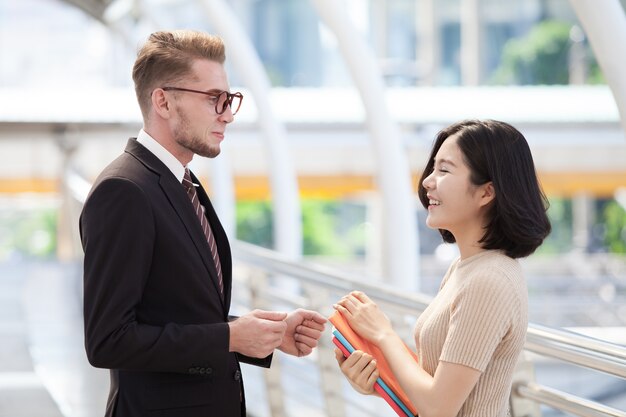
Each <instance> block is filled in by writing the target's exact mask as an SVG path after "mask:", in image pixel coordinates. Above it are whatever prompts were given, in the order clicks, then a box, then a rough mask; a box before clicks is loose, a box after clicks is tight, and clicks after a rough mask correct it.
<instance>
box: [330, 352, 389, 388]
mask: <svg viewBox="0 0 626 417" xmlns="http://www.w3.org/2000/svg"><path fill="white" fill-rule="evenodd" d="M335 359H337V363H338V364H339V368H340V369H341V372H342V373H343V374H344V375H345V377H346V379H347V380H348V381H349V382H350V385H352V387H353V388H354V389H355V390H356V391H357V392H360V393H361V394H365V395H372V394H376V392H375V391H374V383H375V382H376V379H377V378H378V368H377V367H376V360H375V359H374V358H372V357H371V356H370V355H368V354H367V353H365V352H362V351H360V350H355V351H354V352H352V354H350V356H348V357H347V358H345V357H344V356H343V353H341V351H340V350H339V349H335Z"/></svg>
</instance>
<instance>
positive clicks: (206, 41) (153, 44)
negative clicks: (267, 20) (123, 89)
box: [133, 30, 226, 119]
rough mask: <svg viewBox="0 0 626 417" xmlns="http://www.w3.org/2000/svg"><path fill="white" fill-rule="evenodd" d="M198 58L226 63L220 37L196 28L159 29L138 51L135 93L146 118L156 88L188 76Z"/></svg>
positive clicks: (134, 69) (134, 78)
mask: <svg viewBox="0 0 626 417" xmlns="http://www.w3.org/2000/svg"><path fill="white" fill-rule="evenodd" d="M195 59H207V60H209V61H215V62H217V63H220V64H223V63H224V61H225V60H226V53H225V51H224V42H223V41H222V39H221V38H219V37H217V36H213V35H209V34H207V33H204V32H199V31H194V30H175V31H160V32H154V33H153V34H151V35H150V37H149V38H148V40H147V41H146V43H145V44H144V45H143V46H142V47H141V49H140V50H139V52H138V53H137V60H136V61H135V65H134V66H133V81H134V82H135V93H136V94H137V101H138V102H139V107H140V108H141V113H142V114H143V117H144V119H147V116H148V114H149V110H150V106H151V95H152V91H154V89H155V88H159V87H163V86H164V85H166V84H169V83H175V82H177V81H179V80H182V79H184V78H185V77H189V76H190V74H191V66H192V64H193V61H194V60H195Z"/></svg>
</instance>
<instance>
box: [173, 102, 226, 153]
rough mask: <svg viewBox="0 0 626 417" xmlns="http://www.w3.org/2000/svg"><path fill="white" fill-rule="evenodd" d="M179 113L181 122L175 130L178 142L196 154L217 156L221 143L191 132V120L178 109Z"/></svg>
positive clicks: (175, 137) (175, 138)
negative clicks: (212, 141)
mask: <svg viewBox="0 0 626 417" xmlns="http://www.w3.org/2000/svg"><path fill="white" fill-rule="evenodd" d="M177 113H178V117H179V118H180V124H179V125H178V126H177V128H176V129H175V130H174V140H175V141H176V143H178V144H179V145H180V146H182V147H183V148H185V149H188V150H190V151H191V152H193V153H194V154H196V155H200V156H204V157H206V158H215V157H216V156H217V155H219V154H220V145H219V144H216V145H213V144H211V143H210V142H209V140H208V139H206V138H202V137H200V136H198V135H195V134H191V133H190V128H189V125H190V124H189V120H188V119H187V117H186V116H185V115H184V114H183V113H182V112H180V111H179V110H177Z"/></svg>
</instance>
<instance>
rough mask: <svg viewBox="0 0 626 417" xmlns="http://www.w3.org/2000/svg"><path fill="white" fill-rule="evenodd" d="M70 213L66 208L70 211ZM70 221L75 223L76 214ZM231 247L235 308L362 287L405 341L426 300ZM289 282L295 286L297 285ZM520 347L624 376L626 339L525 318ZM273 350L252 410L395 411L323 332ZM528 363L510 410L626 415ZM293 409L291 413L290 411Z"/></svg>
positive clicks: (73, 189) (318, 304)
mask: <svg viewBox="0 0 626 417" xmlns="http://www.w3.org/2000/svg"><path fill="white" fill-rule="evenodd" d="M76 179H77V177H75V174H73V173H72V172H71V171H68V172H67V173H66V177H65V185H66V187H67V188H66V190H67V191H69V192H67V193H66V194H65V195H66V196H67V198H72V199H73V200H74V201H75V202H78V203H79V204H82V203H83V202H84V200H85V198H86V190H87V187H86V186H85V182H84V181H77V180H76ZM69 206H71V204H70V205H69ZM73 213H76V211H73ZM73 213H69V215H70V216H74V215H75V214H73ZM68 224H72V225H75V224H77V219H74V220H73V221H71V222H68ZM232 249H233V258H234V273H233V279H234V284H233V285H234V288H235V291H236V292H235V297H234V298H233V300H234V301H233V303H234V304H233V308H234V309H235V310H236V309H237V308H276V307H283V306H284V307H290V308H298V307H302V308H309V309H314V310H317V311H320V312H322V313H323V314H330V313H331V312H332V308H331V306H332V304H333V303H334V302H335V301H336V300H337V299H338V298H340V297H341V296H343V295H344V294H345V293H347V292H349V291H351V290H355V289H359V290H361V291H364V292H366V293H367V294H368V295H369V296H370V297H371V298H372V299H374V300H375V301H376V302H377V303H379V304H381V306H383V308H384V309H385V312H386V313H387V315H388V316H389V318H390V320H391V321H392V323H393V325H394V328H395V329H396V330H397V331H398V333H399V334H400V335H401V336H402V337H403V338H404V339H405V341H407V342H408V340H409V338H410V337H411V330H412V325H413V323H414V322H415V319H416V317H417V315H419V313H420V312H421V311H423V310H424V309H425V308H426V306H427V305H428V303H429V302H430V300H431V297H429V296H427V295H424V294H417V293H407V292H402V291H399V290H395V289H393V288H391V287H389V286H383V285H380V284H376V283H372V282H365V281H366V280H365V279H364V278H363V277H361V276H357V275H353V274H349V273H346V272H341V271H338V270H336V269H333V268H328V267H324V266H320V265H315V264H310V263H306V262H301V261H300V262H295V261H291V260H289V259H288V258H287V257H286V256H283V255H281V254H279V253H277V252H275V251H271V250H268V249H264V248H261V247H258V246H255V245H251V244H248V243H245V242H241V241H234V242H232ZM294 289H297V290H296V291H297V292H295V293H294ZM525 351H526V352H527V353H529V354H531V355H536V356H537V355H538V356H537V357H543V358H554V359H557V360H560V361H563V362H564V363H568V364H572V365H574V366H579V367H583V368H586V369H592V370H596V371H601V372H604V373H606V374H609V375H612V376H614V377H616V378H619V379H620V380H625V379H626V348H625V347H623V346H619V345H615V344H611V343H607V342H604V341H601V340H598V339H594V338H591V337H587V336H583V335H580V334H577V333H574V332H570V331H567V330H563V329H554V328H549V327H545V326H540V325H537V324H530V325H529V327H528V334H527V340H526V344H525ZM277 356H278V357H277V358H275V360H274V362H273V364H272V368H270V369H269V370H267V371H264V372H262V374H261V375H260V377H259V378H260V379H261V380H262V381H263V384H262V385H263V387H262V388H259V391H262V393H260V394H259V396H260V397H262V398H261V400H262V401H265V402H266V404H267V410H266V412H265V413H264V412H263V410H257V411H254V410H250V411H251V414H252V415H255V416H256V415H259V416H261V415H265V414H267V415H271V416H272V417H282V416H287V415H292V414H293V415H296V412H295V411H297V415H307V416H320V417H321V416H325V417H326V416H327V417H344V416H348V415H350V416H352V415H358V416H374V415H376V416H381V415H389V416H393V415H394V414H393V413H392V412H390V409H387V408H386V407H384V408H381V407H380V404H378V405H377V404H376V403H374V402H372V401H371V400H372V399H368V398H364V397H361V396H358V395H356V394H355V393H353V392H352V391H351V390H350V389H349V388H348V387H346V384H345V383H344V382H343V377H342V376H341V374H340V373H339V371H338V368H337V366H336V364H335V359H334V353H333V345H332V343H331V342H330V338H328V337H326V338H322V340H321V343H320V346H319V349H318V350H316V351H315V352H314V354H313V355H311V356H310V357H307V358H305V359H304V360H302V359H297V360H294V359H291V358H290V357H287V356H283V355H277ZM533 369H534V360H533V359H532V357H531V358H530V359H529V355H524V359H523V360H522V361H520V364H519V366H518V371H517V372H516V375H515V377H514V384H513V388H512V392H511V415H512V416H513V417H540V416H541V409H540V408H539V405H546V406H549V407H551V408H553V409H556V410H560V411H563V412H565V413H569V414H573V415H577V416H582V417H600V416H614V417H626V412H624V411H622V410H618V409H615V408H612V407H609V406H607V405H605V404H601V403H599V402H596V401H592V400H590V399H587V398H581V397H578V396H576V395H572V394H570V393H566V392H562V391H559V390H557V389H554V388H552V387H549V386H544V385H541V384H538V383H537V382H536V381H535V378H534V372H533ZM250 372H254V371H250ZM249 379H250V378H249ZM249 379H248V380H249ZM315 393H317V396H316V395H314V394H315ZM252 394H254V393H252ZM247 396H248V397H250V395H247ZM315 398H317V400H315ZM379 403H382V401H379ZM383 405H384V404H383ZM291 409H293V410H294V413H289V412H288V411H290V410H291ZM303 410H308V411H303Z"/></svg>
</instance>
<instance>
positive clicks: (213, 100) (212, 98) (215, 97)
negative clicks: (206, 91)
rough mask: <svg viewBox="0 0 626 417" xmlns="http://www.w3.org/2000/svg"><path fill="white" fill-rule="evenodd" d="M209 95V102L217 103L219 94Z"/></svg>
mask: <svg viewBox="0 0 626 417" xmlns="http://www.w3.org/2000/svg"><path fill="white" fill-rule="evenodd" d="M208 97H209V103H211V104H216V103H217V100H218V99H219V96H208Z"/></svg>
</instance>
